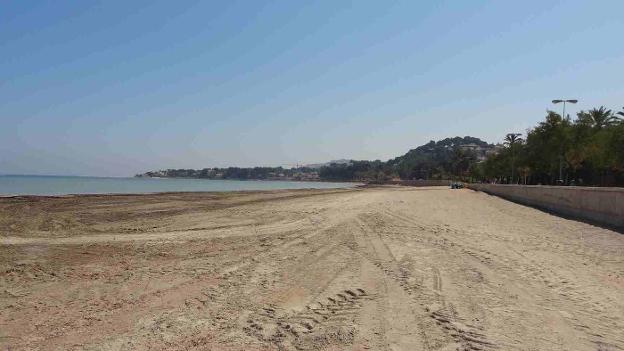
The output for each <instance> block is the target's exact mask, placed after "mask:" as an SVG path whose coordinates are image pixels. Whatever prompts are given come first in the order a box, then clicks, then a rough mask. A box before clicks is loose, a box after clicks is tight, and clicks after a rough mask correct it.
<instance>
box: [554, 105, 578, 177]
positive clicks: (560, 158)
mask: <svg viewBox="0 0 624 351" xmlns="http://www.w3.org/2000/svg"><path fill="white" fill-rule="evenodd" d="M562 102H563V114H562V115H561V118H562V119H564V118H565V105H566V102H569V103H571V104H576V103H577V102H578V100H576V99H571V100H564V99H561V100H553V101H552V103H553V104H555V105H556V104H559V103H562ZM561 149H562V150H561V152H560V153H559V183H560V184H563V145H561Z"/></svg>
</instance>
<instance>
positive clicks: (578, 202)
mask: <svg viewBox="0 0 624 351" xmlns="http://www.w3.org/2000/svg"><path fill="white" fill-rule="evenodd" d="M467 187H468V188H469V189H472V190H477V191H483V192H484V193H488V194H491V195H496V196H499V197H502V198H504V199H508V200H511V201H514V202H518V203H521V204H524V205H528V206H533V207H537V208H541V209H544V210H547V211H551V212H554V213H557V214H561V215H563V216H568V217H573V218H578V219H582V220H586V221H590V222H594V223H597V224H602V225H606V226H609V227H613V228H616V229H618V230H620V231H624V188H590V187H565V186H542V185H505V184H468V185H467Z"/></svg>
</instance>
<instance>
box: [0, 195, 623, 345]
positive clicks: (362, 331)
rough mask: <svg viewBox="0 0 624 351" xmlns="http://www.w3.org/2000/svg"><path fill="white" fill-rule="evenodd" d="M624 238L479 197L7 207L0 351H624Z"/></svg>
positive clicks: (89, 199) (98, 200) (45, 202)
mask: <svg viewBox="0 0 624 351" xmlns="http://www.w3.org/2000/svg"><path fill="white" fill-rule="evenodd" d="M623 331H624V235H622V234H619V233H616V232H613V231H610V230H607V229H603V228H599V227H595V226H592V225H589V224H585V223H581V222H577V221H572V220H567V219H563V218H559V217H556V216H553V215H550V214H547V213H544V212H541V211H539V210H535V209H532V208H528V207H524V206H521V205H517V204H514V203H511V202H508V201H505V200H502V199H499V198H496V197H492V196H488V195H486V194H483V193H478V192H473V191H471V190H466V189H463V190H450V189H447V188H406V187H380V188H368V189H345V190H296V191H272V192H247V193H246V192H240V193H219V194H215V193H212V194H210V193H187V194H156V195H116V196H111V195H108V196H107V195H99V196H73V197H57V198H53V197H21V198H3V199H0V349H2V350H5V349H11V350H20V349H44V350H45V349H54V350H56V349H99V350H136V349H144V350H147V349H149V350H624V332H623Z"/></svg>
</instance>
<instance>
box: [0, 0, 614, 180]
mask: <svg viewBox="0 0 624 351" xmlns="http://www.w3.org/2000/svg"><path fill="white" fill-rule="evenodd" d="M623 14H624V1H622V0H612V1H580V0H579V1H477V0H474V1H459V0H458V1H413V0H410V1H403V2H391V1H352V2H347V1H334V0H331V1H320V2H308V1H274V2H263V1H219V2H217V1H214V2H211V1H201V2H199V1H197V2H195V1H154V0H150V1H141V0H134V1H112V0H111V1H101V2H94V1H87V0H84V1H45V2H44V1H27V0H21V1H6V0H0V122H1V127H0V173H13V174H14V173H20V174H24V173H29V174H32V173H34V174H78V175H94V174H101V175H114V176H124V175H132V174H134V173H136V172H141V171H146V170H150V169H160V168H179V167H180V168H202V167H211V166H229V165H238V166H253V165H288V164H296V163H311V162H319V161H327V160H330V159H337V158H354V159H382V160H385V159H388V158H390V157H394V156H397V155H400V154H403V153H404V152H406V151H407V150H409V149H410V148H413V147H415V146H418V145H420V144H422V143H425V142H427V141H428V140H430V139H439V138H444V137H447V136H456V135H460V136H464V135H472V136H476V137H480V138H483V139H485V140H487V141H490V142H496V141H500V140H501V139H502V137H503V135H504V134H505V133H507V132H512V131H514V132H515V131H524V130H525V129H526V128H527V127H530V126H532V125H535V124H536V123H537V122H538V121H540V120H541V119H542V118H543V116H544V114H545V111H546V109H547V108H553V107H552V105H551V104H550V100H552V99H553V98H559V97H565V98H578V99H580V100H581V101H580V103H579V104H578V105H577V106H574V107H573V108H571V109H570V112H571V113H575V112H576V111H577V110H578V109H587V108H591V107H594V106H600V105H606V106H608V107H609V108H612V109H618V110H619V109H621V108H622V106H624V45H623V44H622V38H623V36H624V17H623V16H624V15H623ZM557 108H559V107H557Z"/></svg>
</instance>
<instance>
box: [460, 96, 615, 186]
mask: <svg viewBox="0 0 624 351" xmlns="http://www.w3.org/2000/svg"><path fill="white" fill-rule="evenodd" d="M623 117H624V110H623V111H620V112H613V111H612V110H609V109H607V108H605V107H603V106H602V107H599V108H593V109H591V110H588V111H580V112H578V113H577V114H576V118H574V119H571V118H570V116H569V115H568V116H562V115H560V114H558V113H556V112H554V111H547V114H546V118H545V119H544V120H543V121H542V122H540V123H539V124H538V125H537V126H535V127H534V128H531V129H529V130H528V131H527V133H526V136H525V137H522V135H521V134H518V133H510V134H507V135H506V137H505V143H504V145H505V148H504V149H502V150H501V151H500V152H498V153H496V154H495V155H492V156H491V157H489V158H487V160H486V161H485V162H482V163H478V164H473V165H472V166H471V168H470V172H468V173H464V174H459V175H458V176H461V177H464V178H468V180H477V181H487V182H496V183H513V184H550V185H557V184H559V185H587V186H624V122H623V119H622V118H623Z"/></svg>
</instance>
